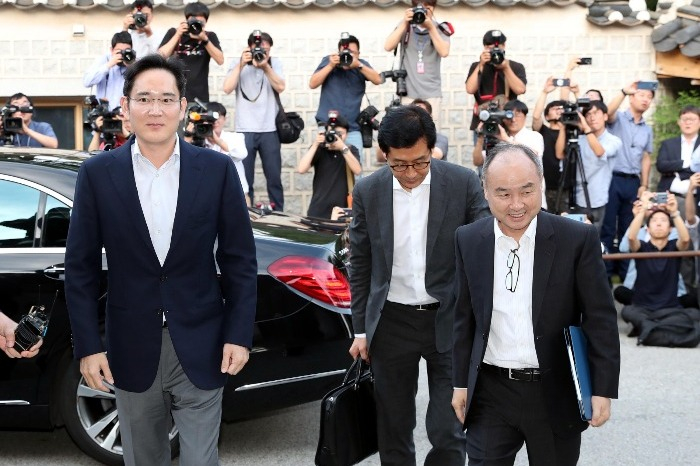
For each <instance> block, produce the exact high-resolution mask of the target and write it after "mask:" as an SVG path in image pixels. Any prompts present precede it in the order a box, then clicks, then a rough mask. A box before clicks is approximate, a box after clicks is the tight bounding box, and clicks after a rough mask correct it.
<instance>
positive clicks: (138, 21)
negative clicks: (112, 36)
mask: <svg viewBox="0 0 700 466" xmlns="http://www.w3.org/2000/svg"><path fill="white" fill-rule="evenodd" d="M132 17H133V18H134V24H130V25H129V29H136V28H145V27H146V25H148V16H146V13H143V12H141V11H137V12H136V13H134V14H133V15H132Z"/></svg>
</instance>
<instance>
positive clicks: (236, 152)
mask: <svg viewBox="0 0 700 466" xmlns="http://www.w3.org/2000/svg"><path fill="white" fill-rule="evenodd" d="M219 137H220V138H221V139H223V140H224V141H225V142H226V145H227V146H228V152H225V151H224V150H223V149H222V148H221V147H220V146H219V145H218V144H212V143H211V142H209V139H206V140H205V142H204V145H205V146H206V147H207V148H209V149H211V150H215V151H216V152H221V153H222V154H228V156H229V157H231V158H232V159H233V165H234V166H235V167H236V171H237V172H238V179H239V180H241V187H242V188H243V192H244V193H245V194H248V190H249V186H248V179H247V178H246V177H245V168H244V167H243V159H244V158H246V157H248V149H247V148H246V146H245V135H244V134H243V133H236V132H231V131H222V132H221V135H220V136H219Z"/></svg>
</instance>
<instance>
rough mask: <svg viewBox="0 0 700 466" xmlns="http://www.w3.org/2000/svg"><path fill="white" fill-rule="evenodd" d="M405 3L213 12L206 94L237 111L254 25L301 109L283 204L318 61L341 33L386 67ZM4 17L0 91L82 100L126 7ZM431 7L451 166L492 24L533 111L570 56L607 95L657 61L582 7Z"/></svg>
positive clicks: (299, 189) (158, 13)
mask: <svg viewBox="0 0 700 466" xmlns="http://www.w3.org/2000/svg"><path fill="white" fill-rule="evenodd" d="M404 8H405V6H404V5H403V4H400V5H397V6H394V7H391V8H379V7H376V6H374V5H366V6H364V7H361V8H350V7H346V6H343V5H337V6H334V7H331V8H319V7H316V6H314V5H311V6H309V7H307V8H304V9H300V10H293V9H289V8H286V7H284V6H278V7H275V8H271V9H262V8H259V7H256V6H250V7H248V8H245V9H238V10H234V9H232V8H229V7H226V6H220V7H218V8H215V9H212V14H211V17H210V20H209V24H208V26H207V29H209V30H212V31H215V32H216V33H217V35H218V36H219V38H220V39H221V42H222V48H223V51H224V55H225V56H226V61H225V63H224V65H223V66H217V65H216V64H215V63H214V62H212V66H211V75H210V78H209V79H210V90H211V99H212V100H218V101H220V102H222V103H223V104H224V105H226V106H227V108H228V109H229V110H230V111H235V105H234V99H233V98H232V97H231V96H227V95H224V94H223V92H222V91H221V88H222V84H223V80H224V77H225V73H226V70H228V66H229V63H230V62H231V60H232V58H234V57H239V56H240V54H241V52H242V50H243V48H244V46H245V45H246V38H247V36H248V34H250V32H251V31H252V30H253V29H258V28H259V29H262V30H264V31H267V32H269V33H270V34H271V35H272V37H273V39H274V42H275V45H274V47H273V49H272V52H273V54H274V55H275V56H277V57H279V58H281V59H282V61H283V64H284V71H285V75H286V79H287V90H286V91H285V92H284V93H283V94H282V102H283V104H284V105H285V107H286V108H287V109H288V110H295V111H298V112H300V113H301V114H302V115H303V116H304V118H305V120H306V123H307V129H306V130H305V134H304V138H303V140H302V141H300V142H298V143H295V144H291V145H286V146H283V155H282V157H283V164H282V167H283V168H282V169H283V183H284V186H285V192H286V198H287V201H286V208H287V210H289V211H291V212H295V213H303V212H305V211H306V207H307V206H308V203H309V199H310V196H311V180H312V177H313V175H312V174H306V175H299V174H297V173H295V171H294V169H295V166H296V163H297V161H298V160H299V158H300V157H301V156H302V155H303V153H304V151H305V149H306V147H307V146H308V144H310V142H311V140H312V138H313V131H314V130H315V127H316V125H315V122H314V114H315V112H316V106H317V103H318V98H319V93H320V91H319V90H313V91H312V90H310V89H309V88H308V81H309V78H310V76H311V74H312V73H313V71H314V70H315V69H316V66H317V65H318V63H319V62H320V60H321V58H322V57H323V56H324V55H327V54H328V53H330V52H332V51H333V50H334V49H335V47H336V44H337V41H338V38H339V36H340V33H341V32H343V31H348V32H350V33H351V34H353V35H356V36H357V37H358V38H359V39H360V42H361V52H362V57H363V58H364V59H366V60H368V61H369V62H370V63H371V64H372V66H373V67H374V68H375V69H378V70H386V69H390V67H391V64H392V61H393V55H392V54H391V53H388V52H385V51H384V50H383V44H384V40H385V38H386V36H387V35H388V34H389V33H390V32H391V30H392V29H393V27H394V26H395V25H396V24H397V23H398V21H399V20H400V19H401V17H402V10H403V9H404ZM0 14H1V15H2V18H3V24H6V25H8V24H9V25H15V26H16V28H15V29H14V30H13V31H12V33H9V32H8V33H7V34H5V35H4V36H3V37H2V38H0V57H2V58H1V59H0V95H5V96H6V95H10V94H12V93H14V92H17V91H21V92H24V93H27V94H29V95H33V96H51V95H59V96H83V95H87V94H89V90H88V89H85V88H83V87H82V74H83V71H84V70H85V69H86V68H87V67H88V66H89V65H90V63H91V62H92V61H93V59H94V58H95V57H96V56H98V55H100V54H102V53H104V52H106V51H107V49H108V47H109V40H110V39H111V36H112V34H113V33H114V32H116V31H117V30H118V29H119V28H120V27H121V21H122V17H123V15H124V14H126V11H119V12H112V11H109V10H106V9H104V8H102V7H96V8H93V9H91V10H88V11H78V10H75V9H72V8H64V9H62V10H47V9H45V8H43V7H41V6H40V7H37V8H32V9H29V10H19V9H17V8H14V7H12V6H9V5H7V4H5V5H2V6H0ZM436 14H437V16H438V17H439V19H440V20H443V21H450V22H452V24H453V25H454V27H455V31H456V32H455V35H454V36H452V47H451V52H450V56H449V57H448V58H446V59H444V60H443V67H442V74H443V93H444V96H443V112H442V115H440V120H441V124H442V130H443V132H444V133H446V134H447V135H448V137H449V141H450V151H449V152H450V157H449V158H450V161H452V162H455V163H459V164H462V165H465V166H470V165H471V151H472V145H471V141H472V136H471V134H470V132H469V131H468V126H469V121H470V119H471V112H472V106H473V99H472V98H471V96H468V95H467V94H466V92H465V89H464V81H465V79H466V73H467V70H468V68H469V65H470V63H471V62H472V61H475V60H476V59H478V55H479V53H480V51H481V49H482V45H481V38H482V36H483V33H484V32H485V31H486V30H488V29H492V28H499V29H501V30H502V31H503V32H504V33H505V34H506V36H507V38H508V42H507V56H508V57H512V58H513V59H514V60H517V61H519V62H521V63H523V64H525V66H526V69H527V75H528V91H527V93H526V94H525V96H524V97H523V100H524V101H525V102H526V103H527V104H528V106H530V108H532V106H533V105H534V103H535V100H536V99H537V97H538V95H539V93H540V91H541V89H542V85H543V84H544V81H545V79H546V78H547V77H548V76H550V75H553V76H555V77H558V76H561V75H563V72H564V68H565V66H566V63H567V62H568V60H569V59H570V58H571V57H574V56H590V57H593V66H590V67H582V68H579V69H578V70H576V72H575V74H574V79H575V80H576V81H577V82H578V83H580V85H581V87H582V89H583V90H585V89H588V88H592V87H593V88H597V89H600V90H601V91H602V92H603V95H604V97H606V99H608V98H610V97H611V96H612V95H613V94H614V93H615V92H619V89H620V88H621V87H622V86H623V85H626V84H627V83H629V82H631V81H633V80H635V79H642V78H643V79H653V70H654V65H655V64H654V52H653V48H652V45H651V41H650V33H651V28H650V27H649V26H644V25H642V26H637V27H631V28H627V27H621V26H618V27H616V26H611V27H606V28H600V27H597V26H594V25H592V24H591V23H589V22H588V21H586V17H585V15H586V9H585V8H584V7H582V6H579V5H576V4H574V5H570V6H566V7H557V6H554V5H545V6H541V7H537V8H531V7H526V6H515V7H511V8H499V7H497V6H493V5H485V6H483V7H479V8H473V7H469V6H465V5H462V4H460V5H457V6H454V7H449V8H447V7H446V8H438V10H437V12H436ZM181 18H182V12H181V11H176V10H170V9H167V8H165V7H162V6H161V7H156V10H155V19H154V23H153V24H154V27H155V28H156V29H160V30H162V31H163V32H164V31H165V30H166V29H167V28H169V27H171V26H175V25H177V23H178V22H179V21H180V20H181ZM74 25H83V26H84V28H85V34H84V35H83V36H73V26H74ZM394 88H395V87H394V84H393V83H391V82H389V83H386V84H384V85H381V86H373V85H372V84H368V96H369V98H370V100H371V102H372V104H373V105H375V106H376V107H377V108H380V109H381V108H383V107H384V106H386V105H388V103H389V102H390V101H391V98H392V96H393V92H394ZM552 98H555V96H554V95H553V96H552ZM229 122H231V123H232V122H233V118H229ZM373 158H374V156H373V154H372V156H369V154H367V156H366V157H365V159H366V160H365V167H364V168H365V170H366V172H370V171H372V170H374V169H376V168H377V167H378V165H377V164H376V163H373V162H372V160H373ZM255 188H256V192H257V193H260V194H261V195H263V193H264V192H265V188H264V177H263V175H262V170H261V169H260V167H259V162H258V171H257V174H256V178H255Z"/></svg>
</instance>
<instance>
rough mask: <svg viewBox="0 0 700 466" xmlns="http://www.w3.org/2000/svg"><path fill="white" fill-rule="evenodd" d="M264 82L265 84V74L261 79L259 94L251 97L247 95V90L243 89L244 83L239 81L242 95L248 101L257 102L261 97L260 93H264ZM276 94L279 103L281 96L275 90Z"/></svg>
mask: <svg viewBox="0 0 700 466" xmlns="http://www.w3.org/2000/svg"><path fill="white" fill-rule="evenodd" d="M263 84H265V76H263V79H262V80H260V89H258V95H256V96H255V98H254V99H251V98H250V97H248V96H247V95H246V93H245V91H244V90H243V85H242V84H241V83H240V82H239V83H238V88H239V89H240V90H241V95H242V96H243V98H244V99H245V100H247V101H248V102H255V101H257V100H258V99H259V98H260V94H262V88H263ZM275 96H276V97H277V103H279V96H278V95H277V92H275Z"/></svg>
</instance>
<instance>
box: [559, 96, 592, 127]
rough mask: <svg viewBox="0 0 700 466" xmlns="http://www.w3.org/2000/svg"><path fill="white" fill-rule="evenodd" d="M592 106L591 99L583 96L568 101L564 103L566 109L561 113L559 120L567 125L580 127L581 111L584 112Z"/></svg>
mask: <svg viewBox="0 0 700 466" xmlns="http://www.w3.org/2000/svg"><path fill="white" fill-rule="evenodd" d="M590 107H591V99H589V98H587V97H582V98H580V99H578V100H577V101H576V102H567V103H565V104H564V110H563V111H562V113H561V117H560V118H559V121H561V122H562V123H563V124H565V125H567V126H576V127H578V125H579V123H580V119H579V112H581V113H583V112H585V111H586V110H588V109H589V108H590Z"/></svg>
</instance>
